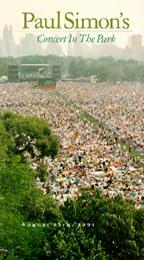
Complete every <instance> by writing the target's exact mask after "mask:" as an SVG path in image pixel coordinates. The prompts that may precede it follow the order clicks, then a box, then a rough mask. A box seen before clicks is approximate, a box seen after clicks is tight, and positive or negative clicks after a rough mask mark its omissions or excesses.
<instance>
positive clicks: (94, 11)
mask: <svg viewBox="0 0 144 260" xmlns="http://www.w3.org/2000/svg"><path fill="white" fill-rule="evenodd" d="M0 10H1V17H0V38H1V37H2V32H3V29H4V26H5V25H7V26H12V27H13V35H14V39H15V42H16V43H17V44H18V43H19V42H20V39H21V38H24V37H25V33H26V32H28V33H33V34H34V30H28V31H25V30H23V29H22V24H23V17H22V12H26V11H27V12H28V11H29V12H34V13H35V14H36V15H37V16H43V17H53V16H54V15H55V13H56V12H57V11H58V10H59V11H61V13H62V14H64V13H65V12H68V11H72V12H74V13H76V12H79V13H80V15H81V16H83V17H98V18H99V17H114V16H115V17H117V16H119V14H120V12H123V14H124V16H126V17H129V19H130V30H128V31H126V32H122V31H121V32H118V33H117V35H116V36H117V45H118V46H119V47H125V46H126V44H127V41H128V38H129V37H130V36H131V35H132V34H141V35H142V36H143V37H144V30H143V28H144V19H143V13H144V1H143V0H138V1H136V0H133V1H131V0H127V1H125V0H121V1H115V0H109V1H105V0H101V1H100V2H99V1H98V0H89V1H87V2H83V1H82V0H79V1H76V0H73V1H71V2H70V1H69V2H68V1H66V0H62V1H58V0H54V1H53V2H51V1H49V0H41V1H38V0H31V1H27V0H26V1H24V2H21V1H18V0H7V1H5V2H4V1H2V0H0ZM45 33H46V31H45ZM47 33H49V32H47ZM53 33H57V34H61V33H62V31H55V30H53ZM63 48H65V46H63Z"/></svg>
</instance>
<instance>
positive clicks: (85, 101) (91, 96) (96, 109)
mask: <svg viewBox="0 0 144 260" xmlns="http://www.w3.org/2000/svg"><path fill="white" fill-rule="evenodd" d="M59 91H60V93H62V94H65V95H66V96H67V97H68V98H70V99H72V100H73V101H74V102H76V103H77V104H79V105H80V107H81V108H83V109H84V110H86V111H89V112H90V113H91V114H92V115H94V116H95V117H96V118H97V119H98V120H100V121H101V122H102V123H104V124H105V125H106V127H108V128H109V129H111V130H112V131H113V132H115V133H116V134H117V135H118V136H119V137H120V138H122V139H125V140H126V141H127V142H128V143H130V144H132V145H133V146H134V147H135V148H136V149H138V150H139V151H140V152H144V85H141V84H140V83H133V84H130V83H123V84H117V85H116V84H115V85H112V84H106V83H103V84H102V83H99V84H96V85H93V86H90V83H82V84H81V83H65V84H64V85H63V87H62V88H59Z"/></svg>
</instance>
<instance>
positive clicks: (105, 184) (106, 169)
mask: <svg viewBox="0 0 144 260" xmlns="http://www.w3.org/2000/svg"><path fill="white" fill-rule="evenodd" d="M130 87H131V88H130ZM58 93H61V94H63V95H65V97H66V98H62V97H61V96H59V94H58ZM69 99H70V100H73V101H74V102H76V104H78V105H79V106H80V107H81V108H82V109H84V110H86V111H88V112H90V113H92V114H93V115H94V116H96V118H98V119H100V120H102V121H104V123H105V124H106V125H107V126H108V127H110V128H112V130H114V131H115V132H117V133H118V134H119V135H121V136H122V137H123V138H125V139H126V140H128V139H129V138H131V139H132V141H133V143H134V144H135V145H136V147H138V148H139V149H141V151H143V148H144V139H143V138H144V135H143V128H142V126H143V117H142V112H143V92H142V86H141V85H137V86H131V85H124V86H107V87H106V85H105V84H101V85H98V86H90V85H88V84H87V83H85V84H80V83H75V84H74V83H64V84H63V85H61V87H60V86H57V89H56V90H54V91H52V90H51V91H44V90H39V89H36V88H33V87H32V86H31V85H30V84H28V83H15V84H14V83H13V84H3V85H0V112H2V111H6V110H9V111H15V112H17V113H21V114H23V115H36V116H38V117H41V118H44V119H45V120H47V121H48V122H49V124H50V126H51V128H52V129H53V131H54V132H55V133H56V134H57V135H58V136H59V137H60V143H61V149H60V152H59V154H58V155H57V157H56V158H55V159H53V160H52V159H51V158H49V157H45V158H44V159H43V161H44V163H45V165H46V166H47V171H48V177H47V180H46V182H45V183H41V182H39V181H38V182H37V185H38V187H40V188H41V189H43V190H44V192H47V193H50V194H51V195H52V196H53V197H54V198H56V199H57V200H59V201H60V203H63V202H64V201H65V200H66V199H67V198H75V197H76V196H77V195H79V194H80V192H81V190H83V189H87V190H89V191H90V192H93V191H95V190H100V191H102V192H103V193H104V195H105V196H106V197H107V198H109V197H112V196H115V195H116V194H121V195H122V196H123V197H126V198H131V199H134V200H135V201H136V203H137V205H138V206H139V205H140V203H141V201H143V200H144V175H143V168H142V167H141V165H139V163H138V162H137V161H136V160H135V162H134V161H133V159H132V158H131V156H130V154H129V153H128V151H127V150H126V149H122V147H121V145H120V144H119V142H118V141H117V139H116V138H115V137H113V138H112V137H111V136H109V135H108V134H107V132H106V131H105V129H102V128H99V127H97V126H96V125H94V124H91V123H90V122H89V121H87V120H85V119H84V118H82V117H81V114H80V110H79V108H78V107H77V106H74V105H73V104H72V103H69V102H68V100H69ZM36 164H37V162H36V161H35V162H33V166H34V167H35V165H36Z"/></svg>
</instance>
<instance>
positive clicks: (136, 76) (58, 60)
mask: <svg viewBox="0 0 144 260" xmlns="http://www.w3.org/2000/svg"><path fill="white" fill-rule="evenodd" d="M21 63H34V64H35V63H41V64H43V63H48V64H50V65H53V64H54V65H55V64H58V65H61V66H62V74H63V75H66V76H67V77H72V78H77V77H90V76H91V75H97V78H98V80H99V81H111V82H114V83H115V82H117V81H130V82H133V81H141V82H143V81H144V62H143V61H137V60H115V59H113V58H112V57H103V58H99V59H92V58H82V57H70V56H68V57H58V56H55V55H49V56H40V55H33V56H24V57H18V58H14V57H1V58H0V76H3V75H7V66H8V65H11V64H18V65H19V64H21Z"/></svg>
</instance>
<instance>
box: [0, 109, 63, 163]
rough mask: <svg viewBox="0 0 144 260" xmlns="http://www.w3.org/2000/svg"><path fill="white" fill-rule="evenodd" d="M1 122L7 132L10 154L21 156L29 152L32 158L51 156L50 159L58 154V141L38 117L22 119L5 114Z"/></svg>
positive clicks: (44, 122)
mask: <svg viewBox="0 0 144 260" xmlns="http://www.w3.org/2000/svg"><path fill="white" fill-rule="evenodd" d="M1 120H2V122H3V124H4V126H5V128H6V130H7V132H8V137H9V138H10V141H11V144H10V147H9V148H10V149H9V150H10V153H14V154H21V153H22V152H25V151H27V152H29V153H30V154H31V156H32V157H34V156H35V155H37V151H35V149H34V148H37V149H38V152H40V154H39V156H40V157H43V156H51V157H52V158H54V157H55V155H56V154H57V152H58V149H59V141H58V138H57V137H56V136H55V135H52V133H51V130H50V128H49V126H48V123H47V122H46V121H44V120H43V119H40V118H38V117H34V116H33V117H23V116H20V115H16V114H14V113H10V112H7V113H5V114H4V115H3V116H2V117H1Z"/></svg>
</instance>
